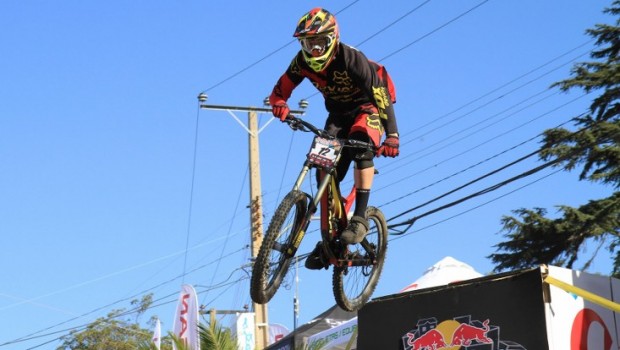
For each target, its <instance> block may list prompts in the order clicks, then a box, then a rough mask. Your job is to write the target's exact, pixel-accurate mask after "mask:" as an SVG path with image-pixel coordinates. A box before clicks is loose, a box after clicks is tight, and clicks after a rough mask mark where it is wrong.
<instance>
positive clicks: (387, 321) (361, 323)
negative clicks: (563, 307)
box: [357, 268, 548, 350]
mask: <svg viewBox="0 0 620 350" xmlns="http://www.w3.org/2000/svg"><path fill="white" fill-rule="evenodd" d="M358 330H359V333H358V339H357V349H358V350H379V349H380V350H391V349H394V350H421V349H423V350H439V349H460V350H516V349H529V350H544V349H548V342H547V333H546V323H545V304H544V298H543V281H542V277H541V273H540V269H538V268H537V269H532V270H524V271H517V272H511V273H507V274H500V275H494V276H490V277H483V278H478V279H473V280H468V281H465V282H462V283H453V284H449V285H447V286H442V287H435V288H429V289H423V290H418V291H412V292H407V293H402V294H395V295H391V296H386V297H381V298H377V299H374V300H372V301H371V302H370V303H368V304H367V305H366V306H365V307H363V308H362V309H361V310H360V311H359V312H358Z"/></svg>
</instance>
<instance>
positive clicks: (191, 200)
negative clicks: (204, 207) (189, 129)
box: [183, 103, 200, 273]
mask: <svg viewBox="0 0 620 350" xmlns="http://www.w3.org/2000/svg"><path fill="white" fill-rule="evenodd" d="M199 124H200V103H199V104H198V107H197V111H196V126H195V128H194V156H193V160H192V177H191V178H192V180H191V185H190V190H189V210H188V213H187V232H186V234H185V256H184V258H183V273H185V268H186V266H187V249H188V248H189V235H190V231H191V225H192V211H193V206H194V205H193V203H194V184H195V180H196V158H197V154H198V151H197V149H198V125H199Z"/></svg>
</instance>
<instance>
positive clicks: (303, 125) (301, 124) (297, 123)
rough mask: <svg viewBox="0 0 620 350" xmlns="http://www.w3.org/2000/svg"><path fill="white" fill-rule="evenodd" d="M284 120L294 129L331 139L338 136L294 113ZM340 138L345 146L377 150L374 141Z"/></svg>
mask: <svg viewBox="0 0 620 350" xmlns="http://www.w3.org/2000/svg"><path fill="white" fill-rule="evenodd" d="M284 122H285V123H287V124H288V125H289V126H290V127H291V129H293V130H300V131H303V132H311V133H313V134H315V135H317V136H320V137H323V138H326V139H330V140H334V139H337V137H335V136H333V135H330V134H329V133H328V132H327V131H326V130H323V129H319V128H317V127H316V126H314V125H312V124H311V123H309V122H307V121H305V120H303V119H301V118H298V117H295V116H294V115H292V114H289V115H288V117H286V119H285V120H284ZM340 140H341V141H342V142H343V143H344V145H345V146H349V147H355V148H365V149H369V150H372V151H376V149H377V147H376V146H375V145H374V144H373V143H372V142H364V141H360V140H353V139H340Z"/></svg>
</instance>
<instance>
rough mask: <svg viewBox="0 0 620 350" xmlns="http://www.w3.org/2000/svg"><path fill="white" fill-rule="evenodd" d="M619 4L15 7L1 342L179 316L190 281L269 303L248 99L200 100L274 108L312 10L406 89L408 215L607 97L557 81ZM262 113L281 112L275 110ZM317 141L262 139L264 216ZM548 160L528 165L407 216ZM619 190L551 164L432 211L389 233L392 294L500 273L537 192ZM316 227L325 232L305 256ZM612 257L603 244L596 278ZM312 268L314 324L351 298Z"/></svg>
mask: <svg viewBox="0 0 620 350" xmlns="http://www.w3.org/2000/svg"><path fill="white" fill-rule="evenodd" d="M609 5H610V1H601V0H590V1H578V0H568V1H567V0H563V1H560V0H550V1H534V0H525V1H516V0H508V1H504V0H502V1H498V0H495V1H493V0H491V1H482V0H476V1H473V0H471V1H470V0H466V1H447V0H433V1H392V2H383V3H381V4H378V3H377V2H374V1H363V0H359V1H341V2H337V3H334V2H327V1H306V0H301V1H294V2H292V1H270V2H267V3H265V2H235V1H228V2H215V1H212V2H207V1H191V0H190V1H183V2H170V1H149V2H146V1H141V0H136V1H131V2H129V1H122V2H121V1H105V2H104V1H76V0H73V1H68V0H67V1H62V2H49V1H29V0H26V1H3V2H2V3H1V4H0V26H1V29H2V30H0V47H1V48H2V53H1V54H0V79H1V81H2V84H0V161H1V163H2V168H3V171H2V172H0V218H1V219H0V246H1V247H2V254H0V266H2V267H3V268H2V269H1V270H0V281H2V283H1V284H0V349H26V348H39V349H53V348H55V346H57V345H58V342H57V341H55V340H54V339H56V338H58V337H59V336H61V335H63V334H66V331H64V332H63V330H66V329H68V328H71V327H76V326H80V325H85V324H87V323H89V322H91V321H93V320H94V319H96V318H98V317H102V316H104V315H106V314H107V313H108V312H110V311H111V310H113V309H119V308H129V307H130V305H129V301H130V300H131V299H134V298H138V297H139V296H141V295H143V294H145V293H150V292H152V293H154V298H155V299H156V300H157V304H158V305H159V306H157V307H154V308H153V309H151V310H149V311H147V313H146V314H145V317H144V319H146V318H148V317H150V316H153V315H157V316H159V317H160V318H161V320H162V329H164V330H165V331H166V330H170V329H171V328H172V322H173V313H174V308H175V302H176V298H177V295H178V292H179V291H180V286H181V284H182V283H190V284H192V285H194V286H195V287H196V289H197V290H198V291H199V293H200V295H199V302H200V303H201V304H203V305H205V306H206V307H207V308H216V309H225V310H238V309H241V308H242V307H243V305H245V304H249V303H250V299H249V293H248V288H249V283H248V280H247V273H246V272H247V268H245V267H244V266H246V265H247V263H248V262H249V256H250V252H249V250H248V249H247V245H248V244H249V231H248V228H249V213H248V209H247V205H248V200H249V194H248V179H247V169H248V165H247V163H248V154H247V153H248V152H247V133H246V132H245V131H244V130H243V128H242V127H241V126H240V125H239V124H238V123H237V122H236V121H235V120H234V119H233V118H232V117H231V116H230V115H229V114H228V113H226V112H222V111H207V110H201V109H199V108H198V101H197V99H196V96H197V95H198V94H199V93H200V92H202V91H205V92H206V93H207V94H208V95H209V100H208V102H209V103H210V104H215V105H238V106H261V105H262V101H263V99H264V98H265V97H266V96H268V95H269V93H270V91H271V88H272V87H273V85H274V83H275V82H276V80H277V79H278V77H279V76H280V75H281V74H282V72H283V71H284V69H285V68H286V67H287V65H288V63H289V62H290V60H291V58H292V57H293V56H294V55H295V53H296V52H297V50H298V45H297V43H296V42H294V41H293V40H292V33H293V30H294V26H295V24H296V21H297V20H298V18H299V17H300V16H301V15H302V14H304V13H305V12H307V11H308V10H309V9H311V8H313V7H315V6H325V7H326V8H327V9H329V10H331V11H332V12H334V13H337V19H338V21H339V23H340V27H341V38H342V40H343V41H344V42H346V43H348V44H350V45H353V46H356V47H358V48H359V49H360V50H362V51H363V52H364V53H365V54H366V55H367V56H368V57H369V58H371V59H373V60H376V61H380V62H381V63H382V64H384V65H385V66H386V67H387V69H388V71H389V72H390V73H391V75H392V77H393V79H394V82H395V84H396V87H397V98H398V102H397V104H396V113H397V117H398V123H399V128H400V132H401V137H402V138H401V143H402V147H401V156H400V157H399V158H397V159H379V160H377V162H376V164H377V167H378V169H379V171H380V175H379V176H378V177H377V178H376V180H375V186H374V189H373V193H372V195H371V204H373V205H375V206H379V207H380V208H381V209H382V210H383V212H384V213H385V214H386V216H387V217H388V218H390V217H393V216H396V215H397V214H400V213H402V212H404V211H406V210H408V209H409V208H413V207H415V206H417V205H419V204H421V203H424V202H426V201H428V200H430V199H432V198H435V197H438V196H440V195H442V194H444V193H446V192H448V191H450V190H452V189H454V188H456V187H458V186H460V185H462V184H464V183H466V182H469V181H471V180H472V179H474V178H477V177H479V176H481V175H483V174H486V173H488V172H490V171H492V170H494V169H496V168H499V167H501V166H503V165H505V164H507V163H510V162H512V161H513V160H515V159H517V158H519V157H521V156H523V155H525V154H528V153H530V152H532V151H534V150H536V148H537V147H538V146H539V145H538V143H537V141H538V140H539V139H536V138H535V136H536V135H538V134H540V133H541V132H542V131H543V130H545V129H547V128H551V127H555V126H557V125H560V124H562V123H565V122H566V121H568V120H569V119H570V118H571V117H573V116H576V115H578V114H581V113H582V112H584V111H585V110H586V108H587V107H588V106H589V104H590V100H591V99H592V97H593V96H582V95H583V94H582V92H581V91H571V92H569V93H559V92H558V91H557V89H549V86H550V85H551V84H552V83H553V82H556V81H559V80H561V79H564V78H567V77H568V76H569V74H570V68H571V66H572V64H573V63H574V62H578V61H583V60H587V59H588V56H587V54H588V53H589V52H590V50H591V49H592V48H593V46H592V45H593V42H592V41H591V39H590V38H589V37H588V36H586V35H585V30H586V29H587V28H591V27H592V26H593V25H594V24H595V23H611V22H612V19H611V18H610V17H608V16H607V15H604V14H603V13H602V10H603V8H604V7H606V6H609ZM418 7H419V8H418ZM416 8H417V9H416ZM414 9H416V10H414ZM614 20H615V19H614ZM302 98H306V99H308V101H309V102H310V107H309V108H308V110H307V114H306V118H307V119H308V120H310V121H312V122H315V123H316V124H318V125H322V123H323V120H324V118H325V110H324V108H323V103H322V100H321V98H320V96H318V95H316V94H315V90H314V89H313V87H312V86H311V85H310V84H309V83H308V82H304V83H303V84H302V85H301V86H300V87H299V88H298V89H297V90H296V91H295V93H294V94H293V96H292V98H291V101H290V102H291V105H292V106H295V105H296V103H297V101H299V100H300V99H302ZM237 117H238V118H239V119H240V120H241V121H243V122H245V121H246V120H247V114H245V113H243V112H241V113H237ZM259 117H260V125H261V126H264V125H266V123H267V122H269V121H271V120H272V118H271V116H270V115H269V114H262V115H260V116H259ZM530 139H533V141H529V142H526V141H527V140H530ZM310 141H311V137H310V136H309V135H307V134H301V133H297V134H293V133H292V132H291V131H290V130H289V129H288V128H287V127H285V126H284V125H281V124H280V123H279V122H275V123H271V124H269V125H267V126H266V127H265V128H264V129H263V131H262V132H261V134H260V152H261V154H260V156H261V175H262V189H263V193H264V199H263V200H264V211H265V226H266V225H267V222H268V219H269V217H270V215H271V213H272V212H273V210H274V209H275V207H276V205H277V202H278V199H279V198H282V197H283V196H284V195H285V194H286V192H287V191H288V190H289V189H290V187H291V186H292V181H293V179H294V177H295V176H296V175H297V172H298V170H299V169H300V167H301V164H302V162H303V157H304V155H305V152H306V151H307V148H308V147H309V143H310ZM517 145H520V146H518V147H515V146H517ZM287 160H288V162H287ZM539 164H540V162H537V161H536V160H534V159H530V160H528V161H526V162H523V163H519V164H518V165H517V166H515V167H511V168H509V169H508V170H506V171H504V172H501V173H499V174H497V175H494V176H493V177H490V178H488V179H485V180H484V181H482V182H481V183H478V184H476V185H474V186H471V187H467V188H466V189H465V190H462V191H459V192H457V193H455V194H453V195H451V196H449V197H446V198H444V199H442V200H440V201H438V202H435V203H433V204H431V205H429V206H427V207H424V208H422V209H420V210H417V211H414V212H412V213H409V214H407V215H405V216H403V217H402V219H408V218H411V217H413V216H415V215H420V214H422V213H424V212H425V211H428V210H431V209H433V208H435V207H437V206H440V205H442V204H445V203H448V202H451V201H454V200H457V199H460V198H462V197H464V196H466V195H468V194H470V193H473V192H476V191H478V190H480V189H483V188H486V187H488V186H491V185H494V184H496V183H498V182H500V181H502V180H505V179H508V178H510V177H512V176H515V175H517V174H519V173H521V172H523V171H526V170H529V169H531V168H533V167H535V166H536V165H539ZM474 165H475V166H474ZM466 169H467V170H466ZM465 170H466V171H465ZM440 180H441V181H440ZM345 181H348V180H345ZM611 191H612V190H611V189H610V188H605V187H603V186H601V185H592V184H585V183H580V182H578V181H577V174H574V173H573V174H571V173H563V172H559V173H554V170H549V169H548V170H545V171H542V172H540V173H537V174H535V175H533V176H530V177H527V178H525V179H522V180H520V181H517V182H514V183H511V184H509V185H507V186H505V187H502V188H500V189H499V190H497V191H494V192H491V193H489V194H486V195H484V196H480V197H477V198H474V199H472V200H469V201H467V202H464V203H462V204H459V205H457V206H455V207H452V208H449V209H446V210H442V211H440V212H438V213H435V214H432V215H429V216H427V217H424V218H423V219H420V220H419V221H418V222H417V223H416V224H415V225H414V227H412V229H411V230H410V231H409V232H408V234H407V235H405V236H401V237H399V239H392V241H391V242H390V245H389V248H388V249H389V251H388V255H387V260H386V267H385V269H384V274H383V276H382V278H381V281H380V283H379V286H378V288H377V290H376V292H375V296H382V295H388V294H392V293H395V292H397V291H399V290H400V289H401V288H403V287H404V286H406V285H408V284H409V283H411V282H412V281H414V280H415V279H417V278H418V277H419V276H420V275H421V274H422V273H423V272H424V270H425V269H426V268H427V267H428V266H430V265H432V264H433V263H435V262H437V261H439V260H441V259H442V258H443V257H445V256H452V257H454V258H456V259H458V260H461V261H464V262H466V263H468V264H470V265H472V266H473V267H474V268H475V269H476V270H477V271H479V272H481V273H484V274H487V273H490V272H491V271H492V269H493V266H492V264H491V262H490V260H489V259H487V258H486V257H487V256H488V255H489V254H491V253H493V252H494V248H493V246H494V245H495V244H497V243H498V242H500V241H501V240H502V237H501V235H500V234H498V232H500V230H501V226H500V218H501V217H502V215H508V214H510V211H511V210H513V209H517V208H521V207H525V208H532V207H545V208H548V209H549V212H550V214H551V215H554V214H555V213H556V212H555V210H554V209H553V206H554V205H559V204H567V205H573V206H577V205H579V204H580V203H584V202H585V201H587V200H588V199H591V198H597V197H600V196H604V195H606V194H608V193H610V192H611ZM317 239H318V235H317V234H316V233H315V234H314V236H312V235H311V236H310V237H308V238H307V239H306V242H305V244H306V245H305V246H304V247H305V248H306V251H308V250H309V249H310V248H309V247H311V246H313V245H314V243H315V241H316V240H317ZM186 248H187V250H186ZM595 249H596V247H588V249H587V251H585V252H583V256H584V257H586V256H588V255H589V254H591V253H592V252H593V251H594V250H595ZM584 261H585V258H584V259H582V260H581V261H580V264H583V262H584ZM578 265H579V264H578ZM244 269H245V270H244ZM610 270H611V259H610V258H609V257H608V256H607V255H606V254H605V252H604V251H602V256H601V257H600V258H597V259H596V261H595V263H594V265H593V267H592V269H591V270H590V271H591V272H596V273H608V272H609V271H610ZM299 279H300V281H299V285H298V290H299V299H300V300H301V308H300V315H299V322H300V323H303V322H306V321H308V320H310V319H312V317H313V316H315V315H317V314H319V313H320V312H322V311H323V310H325V309H326V308H328V307H330V306H331V305H333V297H332V294H331V285H330V283H331V273H330V272H326V271H323V272H316V271H306V270H304V269H300V270H299ZM293 282H294V281H293V279H292V278H289V279H287V283H286V285H285V286H283V287H282V288H281V290H280V291H279V293H278V294H277V295H276V297H275V298H274V299H273V301H272V302H271V303H270V304H269V320H270V322H273V323H281V324H284V325H286V326H288V327H291V326H292V324H293V308H292V300H293V295H294V292H295V289H296V288H295V285H294V283H293ZM222 322H223V323H224V324H227V323H228V322H230V320H229V318H226V317H225V318H222ZM20 338H32V339H30V340H27V341H19V342H16V341H17V340H18V339H20ZM9 343H10V344H9Z"/></svg>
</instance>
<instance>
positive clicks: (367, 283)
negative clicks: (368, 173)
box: [332, 207, 388, 311]
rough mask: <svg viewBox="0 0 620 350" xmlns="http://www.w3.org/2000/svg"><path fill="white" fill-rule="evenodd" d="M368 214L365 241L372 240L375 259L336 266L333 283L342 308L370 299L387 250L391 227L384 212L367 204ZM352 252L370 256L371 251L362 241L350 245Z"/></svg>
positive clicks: (353, 307) (359, 305) (353, 308)
mask: <svg viewBox="0 0 620 350" xmlns="http://www.w3.org/2000/svg"><path fill="white" fill-rule="evenodd" d="M366 217H367V218H368V223H369V225H370V228H369V231H368V235H366V238H365V242H368V243H369V244H371V246H372V247H373V249H374V252H375V254H376V258H375V261H374V263H373V262H370V263H368V264H366V265H361V266H356V265H355V264H354V265H352V266H334V274H333V279H332V282H333V283H332V286H333V292H334V297H335V299H336V303H337V304H338V306H340V307H341V308H342V309H343V310H346V311H357V310H359V309H361V308H362V307H363V306H364V305H365V304H366V303H367V302H368V300H369V299H370V297H371V296H372V293H373V292H374V291H375V288H376V287H377V283H378V282H379V278H380V277H381V271H382V270H383V264H384V262H385V255H386V253H387V238H388V230H387V223H386V221H385V216H384V215H383V213H382V212H381V211H380V210H379V209H377V208H375V207H368V209H367V210H366ZM348 250H349V256H351V257H358V259H359V258H362V259H364V258H368V253H367V252H366V250H365V249H364V248H363V247H362V244H361V243H360V244H351V245H349V246H348Z"/></svg>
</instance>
